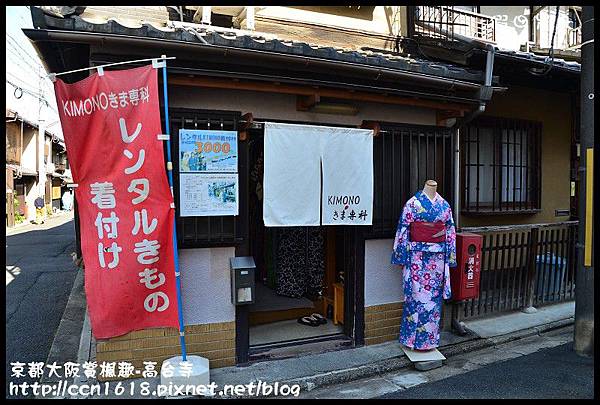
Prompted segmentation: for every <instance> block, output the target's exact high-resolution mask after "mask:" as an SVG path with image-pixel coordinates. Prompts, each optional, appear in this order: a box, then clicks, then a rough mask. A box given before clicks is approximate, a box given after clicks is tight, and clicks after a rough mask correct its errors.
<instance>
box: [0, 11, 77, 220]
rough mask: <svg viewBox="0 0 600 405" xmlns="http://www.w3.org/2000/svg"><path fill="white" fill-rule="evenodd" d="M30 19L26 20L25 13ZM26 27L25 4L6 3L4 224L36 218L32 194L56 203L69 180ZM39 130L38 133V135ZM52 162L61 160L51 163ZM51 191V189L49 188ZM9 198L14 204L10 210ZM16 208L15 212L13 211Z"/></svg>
mask: <svg viewBox="0 0 600 405" xmlns="http://www.w3.org/2000/svg"><path fill="white" fill-rule="evenodd" d="M25 17H27V19H29V22H28V21H27V20H26V19H25ZM22 27H31V18H30V14H28V10H27V9H26V8H25V7H8V8H7V29H6V107H7V108H6V185H7V187H6V193H7V194H6V201H7V204H6V208H7V211H6V213H7V218H6V225H7V226H14V224H15V222H20V221H30V220H32V219H35V208H34V206H33V202H34V200H35V199H36V198H37V197H38V196H43V197H44V199H45V201H46V205H47V209H49V210H52V209H53V208H54V209H60V208H61V207H60V204H59V201H60V196H59V194H60V193H62V192H64V191H65V189H66V187H65V184H66V183H67V182H70V181H71V179H70V176H71V175H70V170H69V169H68V166H65V164H66V154H65V144H64V141H63V139H62V132H61V127H60V122H59V119H58V110H57V108H56V101H55V100H54V94H53V91H52V83H51V82H50V80H48V79H47V78H46V77H45V72H44V67H43V66H42V64H41V63H40V60H39V58H38V57H37V55H36V54H35V50H34V49H33V47H32V46H31V44H29V43H27V38H26V37H25V36H24V35H23V32H22V31H21V28H22ZM40 133H41V134H43V135H41V136H40ZM53 163H60V165H58V166H53ZM53 193H54V194H53ZM14 198H16V199H17V201H18V204H17V208H16V211H15V204H13V203H12V202H13V200H14ZM15 214H16V215H15Z"/></svg>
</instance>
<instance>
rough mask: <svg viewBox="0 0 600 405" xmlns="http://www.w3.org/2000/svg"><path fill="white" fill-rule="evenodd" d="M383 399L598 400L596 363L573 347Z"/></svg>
mask: <svg viewBox="0 0 600 405" xmlns="http://www.w3.org/2000/svg"><path fill="white" fill-rule="evenodd" d="M380 398H382V399H408V398H410V399H413V398H414V399H428V398H432V399H450V398H452V399H474V398H481V399H491V398H493V399H500V398H515V399H516V398H527V399H534V398H535V399H559V398H562V399H582V398H589V399H592V398H594V359H592V358H583V357H579V356H577V355H576V354H575V352H574V351H573V343H572V342H571V343H567V344H564V345H560V346H556V347H554V348H550V349H543V350H540V351H538V352H535V353H532V354H528V355H526V356H522V357H518V358H515V359H513V360H508V361H503V362H498V363H494V364H491V365H489V366H486V367H482V368H480V369H478V370H474V371H470V372H468V373H464V374H459V375H456V376H454V377H449V378H446V379H443V380H439V381H435V382H432V383H428V384H422V385H419V386H418V387H414V388H409V389H406V390H398V391H396V392H393V393H389V394H386V395H383V396H381V397H380Z"/></svg>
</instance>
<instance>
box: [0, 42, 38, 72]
mask: <svg viewBox="0 0 600 405" xmlns="http://www.w3.org/2000/svg"><path fill="white" fill-rule="evenodd" d="M7 44H8V45H10V46H11V47H12V48H9V47H7V48H6V49H7V50H8V51H10V52H11V54H10V55H13V56H14V57H15V58H17V60H18V61H17V60H13V62H14V63H15V64H17V65H19V66H21V67H23V68H24V66H23V65H21V64H20V63H19V62H23V63H25V64H26V65H27V66H29V68H30V69H31V70H32V72H34V73H35V75H36V76H38V77H40V78H45V76H44V75H41V74H40V73H39V70H40V68H42V67H41V66H34V65H32V64H31V63H30V62H28V61H27V60H25V59H23V58H22V55H21V53H20V52H19V51H18V50H17V49H16V48H14V45H12V44H11V43H10V42H7ZM42 69H43V68H42Z"/></svg>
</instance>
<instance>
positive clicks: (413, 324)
mask: <svg viewBox="0 0 600 405" xmlns="http://www.w3.org/2000/svg"><path fill="white" fill-rule="evenodd" d="M418 223H425V224H424V225H418ZM413 225H416V226H413ZM440 227H441V228H442V230H440V231H436V233H435V234H434V235H430V234H428V232H427V229H439V228H440ZM391 262H392V264H397V265H400V266H401V269H402V273H403V281H404V305H403V309H402V324H401V326H400V336H399V341H400V343H401V344H402V345H404V346H405V347H408V348H409V349H412V350H423V351H426V350H430V349H434V348H436V347H438V346H439V339H440V319H441V312H442V301H443V299H450V298H451V291H450V267H455V266H456V231H455V228H454V222H453V220H452V210H451V208H450V204H448V202H447V201H446V200H444V199H443V198H442V197H441V196H440V195H439V194H438V193H437V182H436V181H435V180H427V181H426V182H425V184H424V186H423V190H420V191H417V193H416V194H415V195H414V196H413V197H411V198H410V199H409V200H408V201H407V202H406V204H405V205H404V208H403V210H402V214H401V216H400V219H399V220H398V228H397V230H396V237H395V238H394V247H393V253H392V260H391Z"/></svg>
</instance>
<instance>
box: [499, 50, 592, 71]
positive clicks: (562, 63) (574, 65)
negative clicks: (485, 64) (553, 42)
mask: <svg viewBox="0 0 600 405" xmlns="http://www.w3.org/2000/svg"><path fill="white" fill-rule="evenodd" d="M496 54H497V55H501V56H507V57H514V58H518V59H521V60H525V61H531V62H537V63H550V61H549V58H548V56H545V55H537V54H535V53H533V52H523V51H508V50H499V51H497V53H496ZM552 63H553V66H554V67H559V68H563V69H566V70H570V71H572V72H575V73H579V72H581V64H580V63H578V62H574V61H566V60H564V59H561V58H556V57H555V58H554V60H553V61H552Z"/></svg>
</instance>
